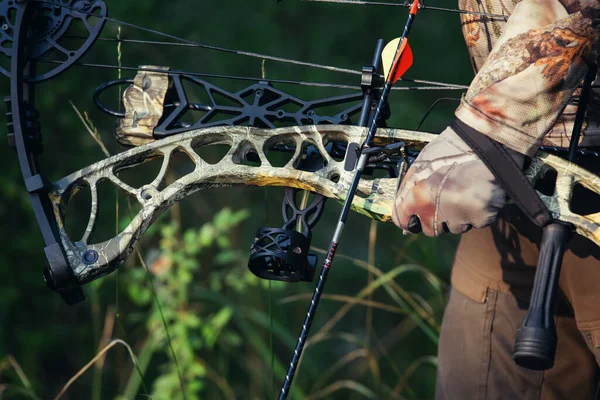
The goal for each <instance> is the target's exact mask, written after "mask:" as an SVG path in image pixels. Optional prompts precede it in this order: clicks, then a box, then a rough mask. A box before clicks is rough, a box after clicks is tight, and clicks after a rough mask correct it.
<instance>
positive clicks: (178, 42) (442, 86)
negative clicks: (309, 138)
mask: <svg viewBox="0 0 600 400" xmlns="http://www.w3.org/2000/svg"><path fill="white" fill-rule="evenodd" d="M35 1H37V2H39V3H46V4H51V5H54V6H58V7H62V8H66V9H68V10H72V11H76V12H79V13H81V14H85V15H88V16H91V17H95V18H98V19H103V20H105V21H107V22H111V23H114V24H120V25H123V26H128V27H130V28H133V29H136V30H140V31H143V32H147V33H151V34H154V35H158V36H162V37H165V38H168V39H171V40H174V41H175V42H167V41H153V40H139V39H122V38H121V39H114V38H99V39H100V40H103V41H120V42H121V43H137V44H153V45H169V46H186V47H195V48H202V49H207V50H214V51H219V52H224V53H229V54H236V55H241V56H246V57H252V58H260V59H262V60H271V61H276V62H281V63H286V64H294V65H300V66H305V67H310V68H317V69H324V70H327V71H332V72H338V73H344V74H352V75H361V74H362V71H357V70H353V69H349V68H342V67H337V66H332V65H326V64H319V63H312V62H307V61H300V60H295V59H291V58H284V57H278V56H271V55H267V54H261V53H255V52H248V51H243V50H237V49H230V48H226V47H221V46H213V45H209V44H204V43H199V42H196V41H193V40H189V39H185V38H182V37H179V36H176V35H172V34H169V33H165V32H161V31H158V30H155V29H150V28H146V27H143V26H139V25H136V24H133V23H130V22H126V21H122V20H119V19H117V18H112V17H107V16H100V15H97V14H95V13H93V12H90V11H85V10H81V9H78V8H75V7H71V6H69V5H66V4H62V3H57V2H54V1H51V0H35ZM308 1H310V0H308ZM315 1H316V0H315ZM322 1H325V0H322ZM330 1H333V0H330ZM391 4H395V3H391ZM397 5H402V4H397ZM428 8H430V9H433V8H431V7H428ZM437 11H439V10H437ZM39 61H42V62H48V63H56V64H58V63H63V61H58V60H39ZM74 65H78V66H84V67H95V68H110V69H121V70H130V71H149V72H152V71H151V70H150V69H147V68H136V67H126V66H120V67H117V66H111V65H104V64H90V63H74ZM159 72H162V73H165V72H166V71H164V70H161V71H159ZM167 73H169V74H180V75H190V76H201V77H210V78H224V79H238V80H248V81H263V80H264V79H261V78H255V77H239V76H232V75H219V74H208V73H198V72H185V71H178V70H170V71H168V72H167ZM401 80H402V81H405V82H412V83H420V84H426V85H429V86H427V87H424V86H414V87H410V86H409V87H406V86H404V87H403V86H397V87H393V88H392V90H466V89H468V86H467V85H460V84H453V83H446V82H437V81H431V80H422V79H408V78H402V79H401ZM269 82H272V83H281V84H295V85H302V86H313V87H330V88H339V89H352V90H361V88H360V86H356V85H341V84H333V83H323V82H306V81H294V80H286V79H280V80H273V79H269ZM434 87H435V88H434Z"/></svg>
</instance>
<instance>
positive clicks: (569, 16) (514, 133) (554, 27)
mask: <svg viewBox="0 0 600 400" xmlns="http://www.w3.org/2000/svg"><path fill="white" fill-rule="evenodd" d="M460 2H461V6H463V7H465V8H467V9H474V10H477V11H483V12H492V13H498V14H510V15H511V17H510V18H509V19H508V21H507V22H506V23H504V22H502V21H498V20H496V21H495V20H492V19H490V20H485V21H482V20H481V18H485V17H476V16H465V17H464V18H463V32H464V34H465V39H466V41H467V46H468V47H469V52H470V54H471V61H472V64H473V66H474V68H475V70H476V71H477V75H476V76H475V79H474V80H473V82H472V83H471V86H470V88H469V90H468V92H467V94H466V95H465V96H464V97H463V100H462V103H461V105H460V107H459V108H458V109H457V111H456V116H457V117H458V118H459V119H461V120H462V121H464V122H465V123H467V124H468V125H470V126H472V127H473V128H475V129H477V130H478V131H480V132H482V133H484V134H485V135H487V136H489V137H491V138H492V139H494V140H496V141H498V142H500V143H503V144H504V145H505V146H507V147H508V148H510V149H512V150H515V151H517V152H519V153H522V154H526V155H533V154H534V153H535V152H536V150H537V148H538V147H539V146H540V145H541V144H542V143H543V140H544V138H545V137H546V136H547V135H548V133H549V132H551V131H552V133H553V134H554V137H557V136H558V138H559V143H556V142H553V143H552V144H556V145H565V143H563V141H562V139H567V140H566V142H567V143H568V134H569V133H570V131H568V129H569V126H568V125H569V124H568V123H565V121H566V120H568V117H567V118H565V115H563V114H562V113H563V111H564V110H565V108H566V107H567V106H568V104H569V101H570V100H571V98H572V96H573V94H574V92H575V91H576V89H577V88H578V86H579V84H580V81H581V79H582V78H583V76H584V75H585V73H586V71H587V68H588V67H587V66H588V65H590V64H591V63H593V62H595V60H596V59H597V57H598V52H599V50H600V42H599V39H600V29H599V28H600V26H599V25H600V2H598V0H560V1H559V0H543V1H542V0H523V1H521V2H519V3H518V4H517V5H516V6H514V5H513V4H514V3H517V2H516V1H511V0H484V1H481V0H460ZM593 97H594V99H593V101H594V100H595V97H597V95H596V94H594V95H593ZM572 114H573V113H569V114H568V115H572ZM588 114H590V113H588ZM592 114H593V113H592ZM571 119H572V118H571ZM567 122H568V121H567ZM597 127H598V124H597V123H592V124H587V125H586V128H587V131H589V132H585V131H584V134H586V133H594V131H595V130H596V131H598V133H599V135H596V138H597V139H598V138H600V130H598V129H597ZM550 136H551V135H550ZM588 136H594V135H588ZM583 140H584V141H585V140H586V137H584V139H583ZM596 141H597V142H598V144H600V140H596ZM588 142H589V140H588ZM590 144H591V143H588V145H590Z"/></svg>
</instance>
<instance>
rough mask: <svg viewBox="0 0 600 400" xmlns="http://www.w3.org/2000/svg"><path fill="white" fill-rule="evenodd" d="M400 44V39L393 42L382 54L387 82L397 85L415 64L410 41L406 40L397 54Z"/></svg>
mask: <svg viewBox="0 0 600 400" xmlns="http://www.w3.org/2000/svg"><path fill="white" fill-rule="evenodd" d="M399 42H400V38H396V39H394V40H392V41H391V42H389V43H388V44H387V45H386V46H385V48H384V49H383V52H382V53H381V58H382V61H383V70H384V73H385V80H386V82H390V83H395V82H396V81H397V80H398V79H400V78H401V77H402V75H404V73H405V72H406V71H407V70H408V69H409V68H410V66H411V65H412V63H413V54H412V50H411V49H410V46H409V45H408V39H407V38H404V40H403V41H402V45H401V46H400V50H398V52H397V53H398V54H396V50H397V49H398V43H399ZM394 56H395V59H394Z"/></svg>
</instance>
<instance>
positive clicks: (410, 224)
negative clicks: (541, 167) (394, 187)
mask: <svg viewBox="0 0 600 400" xmlns="http://www.w3.org/2000/svg"><path fill="white" fill-rule="evenodd" d="M513 157H514V158H515V161H517V162H518V163H520V165H522V162H523V156H521V155H518V154H516V153H515V154H514V155H513ZM505 201H506V195H505V192H504V190H503V189H502V188H501V187H500V186H499V184H498V183H497V180H496V178H495V177H494V175H492V173H491V172H490V171H489V170H488V168H487V167H486V166H485V164H484V163H483V162H482V161H481V160H480V159H479V158H478V157H477V155H476V154H475V153H474V152H473V150H471V148H470V147H469V146H468V145H467V144H466V143H465V142H464V141H463V140H462V139H461V138H460V137H459V136H458V135H457V134H456V133H455V132H454V131H453V130H452V129H451V128H447V129H446V130H445V131H444V132H442V133H441V134H440V135H439V136H438V137H437V138H435V139H434V140H433V141H431V143H429V144H428V145H427V146H426V147H425V148H424V149H423V151H421V153H420V154H419V157H418V158H417V159H416V160H415V162H414V163H413V165H412V166H411V167H410V168H409V170H408V171H407V173H406V176H405V178H404V180H403V182H402V185H401V186H400V189H399V190H398V193H396V199H395V204H394V209H393V220H394V223H395V224H396V225H398V226H399V227H400V228H402V230H404V231H405V232H407V231H408V232H411V233H419V232H421V231H423V233H425V235H427V236H439V235H441V234H443V233H446V232H452V233H463V232H466V231H468V230H469V229H471V227H475V228H482V227H484V226H487V225H489V224H491V223H492V222H493V221H494V219H495V218H496V216H497V214H498V211H499V210H500V209H501V208H502V207H503V206H504V204H505Z"/></svg>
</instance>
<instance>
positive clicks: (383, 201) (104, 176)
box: [49, 125, 600, 284]
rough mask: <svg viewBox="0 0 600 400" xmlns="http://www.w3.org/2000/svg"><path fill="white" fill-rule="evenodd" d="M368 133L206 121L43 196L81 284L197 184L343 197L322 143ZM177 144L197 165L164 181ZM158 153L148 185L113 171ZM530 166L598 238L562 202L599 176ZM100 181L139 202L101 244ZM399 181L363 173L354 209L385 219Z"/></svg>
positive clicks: (596, 223)
mask: <svg viewBox="0 0 600 400" xmlns="http://www.w3.org/2000/svg"><path fill="white" fill-rule="evenodd" d="M366 133H367V129H366V128H361V127H356V126H347V125H344V126H336V125H322V126H301V127H289V128H279V129H273V130H268V129H258V128H250V127H216V128H206V129H199V130H191V131H188V132H184V133H180V134H177V135H173V136H170V137H167V138H165V139H162V140H159V141H153V142H150V143H147V144H145V145H142V146H138V147H135V148H132V149H130V150H128V151H125V152H123V153H120V154H117V155H115V156H112V157H110V158H107V159H105V160H102V161H99V162H97V163H95V164H93V165H91V166H89V167H86V168H83V169H82V170H79V171H77V172H75V173H73V174H71V175H69V176H67V177H65V178H63V179H61V180H59V181H57V182H55V183H53V185H52V190H51V192H50V195H49V196H50V199H51V201H52V204H53V208H54V215H55V218H56V221H57V224H58V227H59V232H60V237H61V241H62V244H63V246H64V248H65V251H66V254H67V257H68V260H69V264H70V265H71V267H72V268H73V271H74V273H75V276H76V277H77V279H78V281H79V283H80V284H84V283H87V282H90V281H92V280H94V279H96V278H98V277H100V276H103V275H105V274H107V273H109V272H111V271H113V270H114V269H115V268H117V266H118V265H119V264H120V263H121V262H123V261H124V260H125V259H126V258H127V257H128V255H129V254H131V253H132V252H133V249H134V247H135V245H136V243H137V241H138V240H139V239H140V237H141V236H142V235H143V233H144V232H145V231H146V229H148V227H149V226H150V225H151V224H152V223H153V222H154V221H155V220H156V218H158V216H159V215H160V214H161V213H163V212H164V211H166V210H167V209H168V208H169V207H170V206H172V205H173V204H174V203H176V202H178V201H179V200H181V199H183V198H184V197H186V196H187V195H189V194H191V193H194V192H196V191H198V190H200V189H205V188H216V187H222V186H231V185H253V186H286V187H296V188H301V189H307V190H310V191H312V192H316V193H320V194H322V195H325V196H327V197H329V198H332V199H335V200H338V201H340V202H342V201H344V199H345V198H346V195H347V193H348V189H349V187H350V182H351V181H352V177H353V175H354V172H353V171H346V170H345V169H344V163H345V160H340V161H336V160H335V159H332V158H331V157H330V156H329V155H328V154H327V152H326V150H325V148H324V143H326V142H327V141H330V140H335V141H347V142H349V143H350V142H355V143H363V142H364V139H365V137H366ZM436 137H438V136H437V135H433V134H429V133H424V132H417V131H407V130H401V129H378V130H377V135H376V138H375V140H374V143H375V145H385V144H389V143H393V142H398V141H402V142H405V143H406V145H407V146H408V147H411V148H415V149H422V148H423V147H424V146H425V145H426V144H427V143H429V142H430V141H432V140H433V139H434V138H436ZM280 143H285V144H288V145H289V144H290V143H294V144H295V145H296V152H295V153H294V155H293V157H292V158H291V160H290V161H289V162H288V163H287V164H286V165H284V166H282V167H274V166H272V165H271V164H270V162H269V160H268V159H267V156H266V155H267V153H268V152H269V150H270V149H272V148H273V146H275V145H277V144H280ZM307 143H310V144H312V145H314V146H316V147H317V149H318V150H319V152H320V153H321V155H322V156H323V158H324V159H325V160H326V161H327V165H326V166H325V167H323V168H321V169H320V170H318V171H314V172H307V171H301V170H298V169H296V168H294V163H295V161H296V160H297V159H298V158H299V157H301V152H300V149H301V148H302V145H303V144H307ZM213 144H226V145H229V146H231V148H230V150H229V151H228V153H227V154H226V155H225V157H224V158H223V159H222V160H220V161H219V162H217V163H216V164H209V163H208V162H206V161H204V160H203V159H202V158H201V157H200V156H199V155H198V153H197V152H196V149H198V148H200V147H203V146H210V145H213ZM249 149H254V150H255V151H256V153H257V154H258V157H259V158H260V162H261V165H260V166H258V167H255V166H248V165H244V164H242V159H243V157H244V155H245V153H246V152H247V151H248V150H249ZM178 151H181V152H184V153H185V154H187V155H188V156H189V157H190V159H191V160H192V161H193V162H194V164H195V166H196V167H195V169H194V171H192V172H190V173H189V174H187V175H185V176H183V177H181V178H179V179H177V180H176V181H174V182H172V183H170V184H168V185H167V184H166V183H165V176H166V175H167V172H168V168H169V160H170V158H171V156H172V155H173V154H174V153H175V152H178ZM160 156H162V157H163V161H162V167H161V169H160V172H159V173H158V174H157V176H156V177H155V178H154V179H153V180H152V182H150V183H148V184H146V185H143V186H141V187H139V188H134V187H132V186H130V185H128V184H126V183H125V182H123V181H122V180H121V179H119V178H118V177H117V173H118V172H119V171H120V170H123V169H126V168H135V167H136V166H137V165H140V164H141V163H144V162H146V161H149V160H152V159H153V158H156V157H160ZM533 166H534V168H533V169H532V170H531V172H530V173H529V175H528V176H529V177H530V179H532V180H534V179H536V178H537V177H538V176H540V174H542V173H544V172H545V171H546V170H547V169H548V168H552V169H556V170H558V171H559V174H560V175H561V176H564V180H563V181H564V182H570V183H569V184H565V185H559V186H558V187H557V193H556V194H555V196H552V197H543V200H544V201H545V202H546V204H547V205H548V207H550V209H551V210H553V211H554V212H556V213H557V217H558V218H559V219H563V220H566V221H568V222H571V223H573V224H574V225H575V226H576V227H577V230H578V232H579V233H580V234H582V235H584V236H586V237H589V238H590V239H592V240H593V241H595V242H596V243H597V244H598V245H600V215H591V216H580V215H576V214H573V213H571V212H569V211H568V210H566V209H565V208H564V207H563V206H561V204H567V203H568V200H569V199H570V196H571V195H572V190H571V189H572V186H573V184H575V183H580V184H582V185H584V186H586V187H587V188H589V189H590V190H592V191H594V192H596V193H599V194H600V181H599V179H598V178H597V177H596V176H594V175H593V174H591V173H589V172H587V171H585V170H583V169H581V168H579V167H577V166H575V165H571V164H568V163H566V162H565V161H563V160H561V159H559V158H557V157H553V156H549V155H541V156H540V158H538V159H536V160H535V162H534V163H533ZM101 180H109V181H111V182H112V183H113V184H114V185H115V186H116V187H118V188H119V189H120V190H123V191H124V192H125V193H127V194H128V195H130V196H131V197H132V198H135V199H136V200H137V202H138V203H139V204H140V206H141V209H140V211H139V212H138V213H137V214H136V215H135V216H134V217H133V219H132V221H131V222H130V223H129V225H128V226H127V227H126V228H125V229H123V231H122V232H120V233H119V234H118V235H117V236H115V237H114V238H112V239H110V240H107V241H105V242H102V243H93V242H92V238H91V232H92V231H93V228H94V227H95V225H96V222H97V221H96V217H97V212H98V193H97V192H98V189H97V187H98V183H99V182H100V181H101ZM397 185H398V182H397V179H395V178H379V179H373V180H368V179H362V180H361V181H360V184H359V186H358V194H359V195H358V196H355V197H354V201H353V209H354V211H356V212H358V213H360V214H363V215H366V216H369V217H371V218H375V219H377V220H380V221H389V220H390V219H391V214H392V209H393V205H394V195H395V192H396V188H397ZM84 188H86V189H89V190H90V191H91V199H92V204H91V212H90V217H89V222H88V227H87V229H86V231H85V233H84V235H83V237H82V238H81V239H79V240H77V239H73V238H70V237H69V236H68V234H67V232H66V230H65V214H66V209H67V206H68V203H69V201H70V200H71V198H72V197H73V196H74V195H76V193H77V191H78V190H82V189H84ZM565 202H566V203H565ZM90 250H93V251H97V252H98V255H99V258H98V260H97V261H96V262H93V263H91V264H87V263H85V262H84V261H83V255H84V253H85V252H87V251H90Z"/></svg>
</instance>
